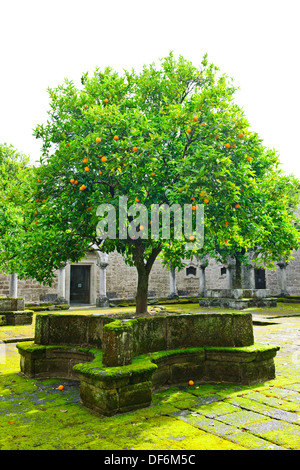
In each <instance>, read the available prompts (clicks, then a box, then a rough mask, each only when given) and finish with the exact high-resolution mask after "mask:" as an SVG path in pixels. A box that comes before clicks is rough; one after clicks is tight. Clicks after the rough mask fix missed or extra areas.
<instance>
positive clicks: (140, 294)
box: [133, 238, 162, 314]
mask: <svg viewBox="0 0 300 470" xmlns="http://www.w3.org/2000/svg"><path fill="white" fill-rule="evenodd" d="M161 250H162V246H161V245H160V244H158V246H156V247H153V248H152V252H151V254H150V255H149V258H148V260H147V262H145V260H144V251H145V247H144V245H143V244H142V241H141V239H140V238H139V239H138V240H137V241H136V243H135V249H134V252H133V259H134V261H135V266H136V269H137V272H138V285H137V294H136V311H135V313H136V314H141V313H147V299H148V283H149V275H150V271H151V269H152V266H153V263H154V261H155V260H156V258H157V256H158V255H159V253H160V252H161Z"/></svg>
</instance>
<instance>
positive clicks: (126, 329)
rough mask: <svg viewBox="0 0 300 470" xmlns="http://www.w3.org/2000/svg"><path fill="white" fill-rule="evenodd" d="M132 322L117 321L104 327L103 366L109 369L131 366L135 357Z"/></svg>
mask: <svg viewBox="0 0 300 470" xmlns="http://www.w3.org/2000/svg"><path fill="white" fill-rule="evenodd" d="M132 340H133V329H132V325H131V322H130V321H128V322H126V321H122V320H116V321H114V322H111V323H108V324H107V325H104V327H103V364H104V365H106V366H108V367H116V366H125V365H127V364H131V362H132V355H133V349H132V346H133V341H132Z"/></svg>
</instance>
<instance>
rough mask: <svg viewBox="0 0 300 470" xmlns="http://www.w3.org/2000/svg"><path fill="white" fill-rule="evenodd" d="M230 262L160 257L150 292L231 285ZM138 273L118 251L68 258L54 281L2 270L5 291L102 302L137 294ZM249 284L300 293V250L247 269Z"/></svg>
mask: <svg viewBox="0 0 300 470" xmlns="http://www.w3.org/2000/svg"><path fill="white" fill-rule="evenodd" d="M231 275H232V273H231V272H230V266H223V265H221V264H218V263H216V262H215V261H214V260H211V259H210V260H209V261H208V263H203V261H202V262H201V261H199V260H197V259H196V258H195V259H193V260H192V262H191V261H186V267H185V269H183V270H181V271H179V272H178V270H177V269H176V270H175V272H170V271H169V270H168V269H166V268H163V267H162V264H161V262H160V260H159V259H157V260H156V261H155V263H154V265H153V268H152V271H151V275H150V282H149V297H167V296H169V295H172V294H178V295H180V296H184V295H189V296H194V295H195V296H196V295H198V294H199V293H201V292H202V290H203V286H204V283H205V287H206V288H208V289H221V288H222V289H225V288H227V287H229V286H230V276H231ZM136 287H137V273H136V269H135V268H134V267H131V266H128V265H126V264H125V263H124V261H123V258H122V256H121V255H119V254H118V253H116V252H114V253H111V254H109V255H103V254H100V253H91V254H88V255H87V256H86V258H85V259H83V260H82V261H81V262H79V263H71V264H69V263H67V264H66V266H64V267H63V268H61V269H60V270H59V271H57V272H56V273H55V278H54V280H53V284H52V286H51V287H48V286H43V285H41V284H39V283H38V282H37V281H35V280H21V279H19V280H16V276H14V279H13V278H12V276H10V275H4V274H1V275H0V296H13V297H15V296H19V297H24V299H25V302H32V301H37V302H38V301H45V300H46V301H47V300H49V301H51V300H55V299H56V298H62V299H65V300H66V301H67V302H68V303H70V304H71V305H72V304H91V305H95V304H96V299H97V298H98V297H101V296H102V297H105V296H107V297H108V298H109V299H114V298H118V299H130V298H134V297H135V295H136ZM243 287H245V288H267V289H269V290H270V294H271V295H281V294H289V295H300V250H298V251H296V252H295V253H294V259H293V260H292V261H291V262H290V263H289V264H288V265H280V266H278V269H276V270H275V271H271V270H268V269H266V270H262V269H252V270H251V272H249V269H244V272H243Z"/></svg>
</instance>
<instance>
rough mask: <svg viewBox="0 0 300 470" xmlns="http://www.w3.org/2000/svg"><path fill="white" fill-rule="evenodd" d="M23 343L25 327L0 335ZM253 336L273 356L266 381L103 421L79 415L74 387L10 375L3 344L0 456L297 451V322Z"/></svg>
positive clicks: (173, 395)
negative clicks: (273, 349) (23, 452)
mask: <svg viewBox="0 0 300 470" xmlns="http://www.w3.org/2000/svg"><path fill="white" fill-rule="evenodd" d="M282 313H283V312H282V311H281V315H282ZM299 315H300V306H299ZM259 316H260V319H262V320H265V319H268V318H269V315H267V314H264V313H261V314H260V315H259ZM26 335H27V336H30V330H29V329H28V328H27V327H26V329H25V327H24V329H23V330H22V328H20V327H17V328H16V327H11V330H9V329H7V328H6V329H1V328H0V341H3V339H7V340H13V338H22V337H26ZM254 336H255V340H256V341H257V342H260V343H265V344H275V345H278V346H280V348H281V349H280V350H279V351H278V353H277V356H276V358H275V364H276V378H275V379H274V380H271V381H269V382H266V383H263V384H257V385H255V386H241V385H235V384H225V383H215V384H205V385H201V384H197V383H195V384H194V385H193V386H188V384H183V385H182V386H178V387H170V388H169V389H166V390H163V391H162V392H160V393H159V394H157V395H155V396H154V400H153V405H152V406H151V407H149V408H146V409H142V410H138V411H136V412H130V413H126V414H125V415H119V416H115V417H110V418H101V417H99V416H95V415H94V414H91V413H90V412H88V411H87V410H85V409H83V407H81V405H80V395H79V387H78V383H77V382H76V381H75V382H74V381H61V380H60V381H57V382H53V380H52V381H47V380H44V381H40V380H33V379H26V378H24V377H22V376H20V375H18V374H17V373H18V371H19V355H18V352H17V350H16V347H15V343H11V342H9V341H8V343H7V344H5V348H6V353H7V362H6V364H1V363H0V450H6V449H39V450H42V449H68V450H69V449H97V450H99V449H105V450H110V449H111V450H128V449H129V450H130V449H132V450H153V449H154V450H155V449H156V450H160V449H161V450H184V449H185V450H204V449H212V450H219V449H224V450H300V317H299V316H295V315H294V316H291V315H289V316H281V317H280V318H276V321H275V319H272V322H267V321H265V322H264V321H262V322H261V323H259V322H258V323H257V324H256V325H254ZM61 383H62V384H63V385H64V387H65V388H64V392H63V393H58V391H57V387H58V385H59V384H61Z"/></svg>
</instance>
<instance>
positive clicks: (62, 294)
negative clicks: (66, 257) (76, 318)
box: [57, 263, 68, 304]
mask: <svg viewBox="0 0 300 470" xmlns="http://www.w3.org/2000/svg"><path fill="white" fill-rule="evenodd" d="M57 282H58V286H57V302H59V303H61V304H67V303H68V302H67V301H66V263H65V264H63V265H62V266H61V267H60V268H59V269H58V279H57Z"/></svg>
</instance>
